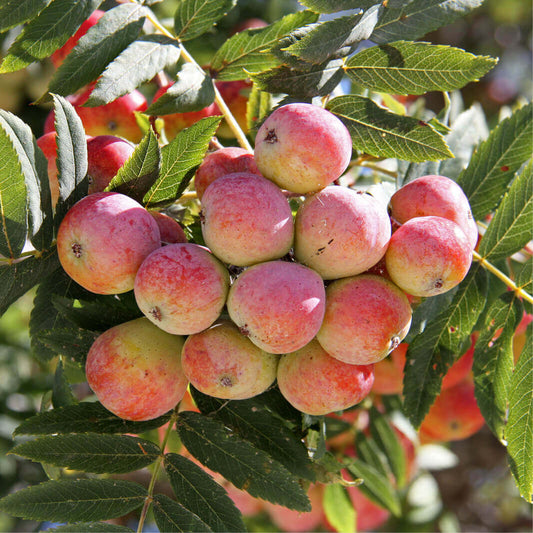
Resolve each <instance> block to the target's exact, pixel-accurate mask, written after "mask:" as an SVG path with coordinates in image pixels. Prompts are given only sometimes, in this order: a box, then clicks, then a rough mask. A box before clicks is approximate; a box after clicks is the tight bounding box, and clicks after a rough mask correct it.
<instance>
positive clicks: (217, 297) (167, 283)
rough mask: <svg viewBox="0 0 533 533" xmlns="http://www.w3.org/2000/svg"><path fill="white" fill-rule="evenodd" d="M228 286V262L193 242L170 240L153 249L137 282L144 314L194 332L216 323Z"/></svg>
mask: <svg viewBox="0 0 533 533" xmlns="http://www.w3.org/2000/svg"><path fill="white" fill-rule="evenodd" d="M154 223H155V222H154ZM228 289H229V274H228V271H227V270H226V268H225V267H224V265H223V264H222V263H221V262H220V261H219V260H218V259H217V258H216V257H215V256H214V255H213V254H212V253H210V252H209V250H207V248H204V247H203V246H199V245H198V244H193V243H178V244H169V245H167V246H163V247H161V248H159V249H157V250H155V251H154V252H152V253H151V254H150V255H149V256H148V257H147V258H146V259H145V260H144V261H143V263H142V265H141V266H140V268H139V271H138V272H137V276H136V278H135V286H134V291H135V299H136V301H137V305H138V306H139V309H140V310H141V311H142V312H143V314H144V315H145V316H146V317H147V318H148V319H149V320H151V321H152V322H153V323H154V324H156V325H157V326H158V327H160V328H161V329H162V330H164V331H167V332H168V333H173V334H175V335H192V334H193V333H198V332H200V331H202V330H204V329H206V328H208V327H209V326H210V325H211V324H213V322H215V320H216V319H217V318H218V317H219V315H220V313H221V311H222V308H223V307H224V303H225V302H226V296H227V294H228Z"/></svg>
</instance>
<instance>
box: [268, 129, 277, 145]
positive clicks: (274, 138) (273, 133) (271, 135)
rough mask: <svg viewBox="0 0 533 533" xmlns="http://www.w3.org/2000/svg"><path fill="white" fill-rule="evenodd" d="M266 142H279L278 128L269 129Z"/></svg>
mask: <svg viewBox="0 0 533 533" xmlns="http://www.w3.org/2000/svg"><path fill="white" fill-rule="evenodd" d="M265 142H267V143H270V144H274V143H277V142H278V136H277V135H276V130H268V131H267V134H266V137H265Z"/></svg>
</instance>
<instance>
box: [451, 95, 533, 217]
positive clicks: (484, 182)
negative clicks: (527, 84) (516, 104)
mask: <svg viewBox="0 0 533 533" xmlns="http://www.w3.org/2000/svg"><path fill="white" fill-rule="evenodd" d="M532 111H533V104H531V103H530V104H528V105H526V106H524V107H522V108H520V109H519V110H517V111H515V112H514V113H513V114H512V115H511V116H510V117H509V118H506V119H504V120H502V121H501V122H500V123H499V124H498V125H497V126H496V127H495V128H494V129H493V130H492V131H491V132H490V134H489V137H488V138H487V140H485V141H484V142H482V143H481V144H480V145H479V146H478V148H477V150H476V151H475V152H474V154H473V155H472V159H471V160H470V164H469V165H468V167H467V168H466V169H465V170H464V171H463V172H462V173H461V174H460V176H459V178H458V179H457V182H458V183H459V185H460V186H461V187H462V189H463V191H464V192H465V194H466V196H467V197H468V199H469V201H470V207H471V208H472V214H473V215H474V218H476V219H479V220H481V219H483V218H484V217H485V215H487V214H488V213H489V212H490V211H491V210H492V209H494V208H495V207H496V206H497V205H498V204H499V202H500V198H501V197H502V196H503V194H504V193H505V191H506V190H507V187H508V185H509V182H510V181H511V179H512V178H513V176H514V173H515V172H516V171H517V170H518V169H519V168H520V166H522V164H523V163H524V162H525V161H527V160H528V159H529V158H530V157H531V146H532V144H533V120H532V119H533V116H532Z"/></svg>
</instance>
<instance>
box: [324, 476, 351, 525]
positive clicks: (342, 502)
mask: <svg viewBox="0 0 533 533" xmlns="http://www.w3.org/2000/svg"><path fill="white" fill-rule="evenodd" d="M322 505H323V507H324V514H325V515H326V518H327V520H328V522H329V523H330V524H331V525H332V526H333V528H334V529H335V531H338V532H339V533H355V524H356V522H357V520H356V519H357V513H356V510H355V509H354V507H353V504H352V502H351V500H350V497H349V496H348V495H347V494H346V490H345V489H344V487H343V486H342V485H340V484H338V483H334V484H330V485H326V488H325V490H324V496H323V499H322Z"/></svg>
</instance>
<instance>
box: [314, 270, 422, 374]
mask: <svg viewBox="0 0 533 533" xmlns="http://www.w3.org/2000/svg"><path fill="white" fill-rule="evenodd" d="M411 314H412V313H411V306H410V304H409V300H408V299H407V297H406V296H405V294H404V293H403V292H402V291H401V290H400V289H399V288H398V287H396V285H394V283H391V282H390V281H388V280H386V279H385V278H380V277H379V276H374V275H372V274H361V275H359V276H353V277H350V278H343V279H339V280H336V281H334V282H332V283H330V284H329V285H328V287H327V289H326V312H325V315H324V320H323V322H322V326H321V328H320V330H319V332H318V333H317V339H318V342H320V344H321V345H322V347H323V348H324V350H326V352H327V353H328V354H329V355H331V356H332V357H335V358H337V359H339V360H340V361H344V362H345V363H350V364H356V365H367V364H370V363H377V362H378V361H381V360H382V359H384V358H385V357H386V356H387V354H389V353H390V352H391V351H392V350H393V349H394V348H396V347H397V346H398V344H400V342H401V341H402V339H403V338H404V337H405V336H406V335H407V333H408V331H409V327H410V325H411Z"/></svg>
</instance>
